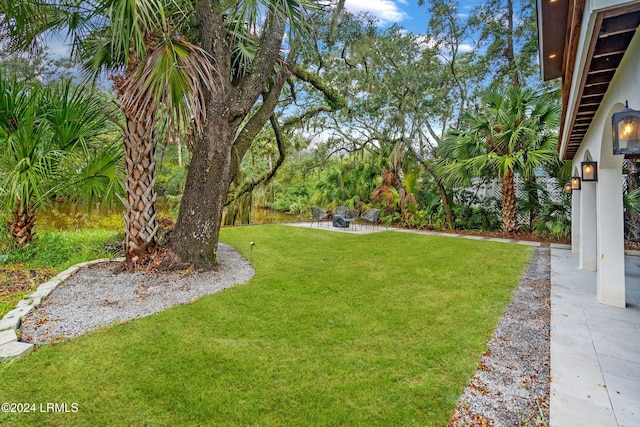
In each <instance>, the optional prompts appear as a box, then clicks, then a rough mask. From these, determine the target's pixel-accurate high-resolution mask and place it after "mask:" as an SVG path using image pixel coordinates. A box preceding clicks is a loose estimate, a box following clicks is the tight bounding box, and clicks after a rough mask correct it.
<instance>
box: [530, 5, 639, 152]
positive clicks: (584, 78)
mask: <svg viewBox="0 0 640 427" xmlns="http://www.w3.org/2000/svg"><path fill="white" fill-rule="evenodd" d="M559 2H565V6H566V14H565V17H566V24H565V25H564V30H561V29H559V28H554V27H553V25H554V24H553V22H555V21H553V17H552V16H551V17H548V18H547V17H545V14H551V15H553V14H560V13H562V11H561V10H560V9H554V8H553V6H552V5H553V4H554V3H559ZM590 13H591V16H589V17H585V0H573V1H571V2H569V0H557V1H556V2H552V1H551V0H538V26H539V28H538V31H539V37H540V46H541V48H540V56H541V58H540V63H541V69H542V75H543V78H544V80H551V79H554V78H557V77H562V120H561V123H562V125H561V128H560V140H559V141H558V150H559V151H560V156H561V158H562V159H563V160H571V159H573V157H574V155H575V154H576V152H577V150H578V149H579V148H580V144H582V139H583V138H584V136H585V135H586V133H587V130H588V129H589V126H590V125H591V121H592V120H593V117H594V116H595V114H596V111H597V110H598V108H599V106H600V103H601V101H602V99H603V98H604V95H605V93H606V92H607V89H608V88H609V83H610V82H611V79H612V78H613V76H614V75H615V72H616V70H617V68H618V66H619V65H620V61H621V60H622V57H623V56H624V55H625V53H626V51H627V47H628V46H629V43H630V42H631V39H632V38H633V36H634V35H635V33H636V31H637V28H638V25H640V2H636V3H633V4H628V3H627V4H626V5H624V6H619V7H612V8H609V9H606V10H600V11H598V10H591V11H590ZM592 17H595V18H594V19H593V20H591V18H592ZM586 18H588V19H586ZM583 22H593V28H592V29H591V30H590V31H585V32H584V34H582V35H581V29H582V28H581V27H582V23H583ZM560 33H564V34H565V36H564V39H563V40H560ZM581 37H582V39H581ZM579 45H580V46H585V45H586V46H588V49H587V50H586V54H585V53H583V50H582V49H581V51H580V53H579V52H578V46H579ZM556 51H557V52H560V51H561V52H562V61H561V65H560V72H558V64H557V62H556V61H555V60H556V58H557V56H555V57H553V54H554V53H555V52H556ZM579 54H582V58H578V55H579ZM556 55H557V54H556ZM585 56H586V58H585ZM581 59H584V60H581ZM574 74H577V75H575V76H574Z"/></svg>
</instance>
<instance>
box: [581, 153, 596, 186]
mask: <svg viewBox="0 0 640 427" xmlns="http://www.w3.org/2000/svg"><path fill="white" fill-rule="evenodd" d="M580 166H581V167H582V180H583V181H585V182H587V181H593V182H595V181H598V162H595V161H593V159H592V158H591V154H590V153H589V150H587V154H586V155H585V158H584V162H582V163H580Z"/></svg>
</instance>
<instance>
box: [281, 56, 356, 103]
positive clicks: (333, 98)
mask: <svg viewBox="0 0 640 427" xmlns="http://www.w3.org/2000/svg"><path fill="white" fill-rule="evenodd" d="M289 69H290V70H291V73H293V75H294V76H296V77H297V78H299V79H300V80H302V81H305V82H307V83H309V84H311V85H312V86H313V87H315V88H316V89H318V90H319V91H320V92H322V94H323V95H324V98H325V99H326V101H327V104H329V107H331V108H332V109H334V110H340V109H342V108H344V107H346V106H347V101H346V100H345V99H344V97H343V96H342V95H340V93H338V91H337V90H335V89H334V88H332V87H331V86H329V85H328V84H327V83H326V82H325V81H324V80H322V79H321V78H320V76H319V75H317V74H315V73H311V72H309V71H305V70H303V69H302V68H300V67H298V66H297V65H295V64H290V65H289Z"/></svg>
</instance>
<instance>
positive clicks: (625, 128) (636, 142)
mask: <svg viewBox="0 0 640 427" xmlns="http://www.w3.org/2000/svg"><path fill="white" fill-rule="evenodd" d="M611 120H612V124H613V154H624V155H625V157H640V111H636V110H632V109H631V108H629V102H628V101H627V102H625V108H624V110H622V111H620V112H619V113H615V114H614V115H613V117H611Z"/></svg>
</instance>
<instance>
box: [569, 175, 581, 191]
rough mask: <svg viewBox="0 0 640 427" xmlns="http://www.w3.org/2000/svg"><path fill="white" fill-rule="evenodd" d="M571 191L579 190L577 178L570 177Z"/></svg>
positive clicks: (578, 179) (578, 178)
mask: <svg viewBox="0 0 640 427" xmlns="http://www.w3.org/2000/svg"><path fill="white" fill-rule="evenodd" d="M570 184H571V190H580V188H581V187H580V177H579V176H572V177H571V181H570Z"/></svg>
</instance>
